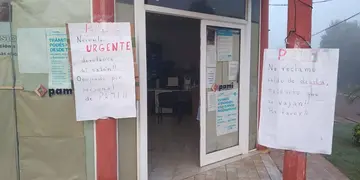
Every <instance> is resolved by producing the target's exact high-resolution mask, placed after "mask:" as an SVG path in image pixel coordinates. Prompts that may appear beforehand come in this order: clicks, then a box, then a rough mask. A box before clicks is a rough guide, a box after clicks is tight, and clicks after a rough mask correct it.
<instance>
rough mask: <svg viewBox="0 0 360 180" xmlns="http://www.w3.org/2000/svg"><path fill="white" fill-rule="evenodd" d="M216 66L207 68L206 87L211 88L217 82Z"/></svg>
mask: <svg viewBox="0 0 360 180" xmlns="http://www.w3.org/2000/svg"><path fill="white" fill-rule="evenodd" d="M215 80H216V68H206V87H207V88H211V87H212V86H213V84H215Z"/></svg>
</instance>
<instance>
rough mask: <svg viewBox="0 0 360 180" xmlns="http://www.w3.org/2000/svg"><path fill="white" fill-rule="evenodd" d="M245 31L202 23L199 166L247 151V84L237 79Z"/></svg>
mask: <svg viewBox="0 0 360 180" xmlns="http://www.w3.org/2000/svg"><path fill="white" fill-rule="evenodd" d="M244 31H245V28H244V26H243V25H237V24H228V23H221V22H213V21H205V20H202V21H201V61H200V63H201V64H200V128H201V130H200V166H205V165H208V164H212V163H215V162H218V161H221V160H224V159H227V158H230V157H233V156H236V155H240V154H242V153H245V152H247V151H248V149H247V147H248V137H249V131H248V120H249V119H248V117H246V116H247V114H248V112H246V111H248V110H249V109H248V106H249V103H248V102H241V99H242V97H243V96H242V91H249V85H248V84H242V83H241V82H242V80H241V79H243V78H241V77H240V75H241V74H242V73H241V72H242V68H243V66H242V64H243V62H244V60H245V59H244V51H245V50H244V42H245V32H244ZM245 64H246V63H245ZM239 72H240V73H239ZM244 72H247V71H244ZM245 76H249V75H245ZM239 102H240V103H239Z"/></svg>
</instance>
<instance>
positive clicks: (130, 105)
mask: <svg viewBox="0 0 360 180" xmlns="http://www.w3.org/2000/svg"><path fill="white" fill-rule="evenodd" d="M68 30H69V36H70V45H71V46H70V47H71V60H72V77H73V83H74V92H75V105H76V119H77V121H85V120H97V119H100V118H105V117H112V118H130V117H136V106H135V105H136V104H135V77H134V64H133V50H132V44H131V32H130V23H74V24H72V23H70V24H68Z"/></svg>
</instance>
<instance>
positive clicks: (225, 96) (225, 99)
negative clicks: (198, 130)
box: [216, 89, 238, 136]
mask: <svg viewBox="0 0 360 180" xmlns="http://www.w3.org/2000/svg"><path fill="white" fill-rule="evenodd" d="M216 93H217V108H216V134H217V136H221V135H225V134H229V133H233V132H236V131H238V90H237V89H234V90H226V91H219V92H216Z"/></svg>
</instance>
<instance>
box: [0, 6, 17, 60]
mask: <svg viewBox="0 0 360 180" xmlns="http://www.w3.org/2000/svg"><path fill="white" fill-rule="evenodd" d="M0 8H1V6H0ZM0 11H1V10H0ZM0 37H1V38H0V57H2V56H11V55H12V48H15V44H16V36H13V35H11V28H10V22H0ZM14 51H15V50H14ZM13 55H15V54H13Z"/></svg>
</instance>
